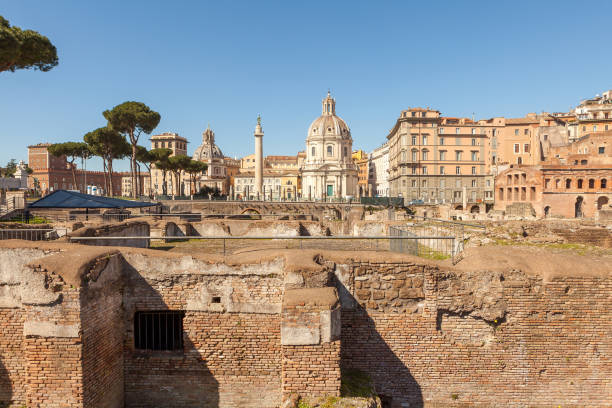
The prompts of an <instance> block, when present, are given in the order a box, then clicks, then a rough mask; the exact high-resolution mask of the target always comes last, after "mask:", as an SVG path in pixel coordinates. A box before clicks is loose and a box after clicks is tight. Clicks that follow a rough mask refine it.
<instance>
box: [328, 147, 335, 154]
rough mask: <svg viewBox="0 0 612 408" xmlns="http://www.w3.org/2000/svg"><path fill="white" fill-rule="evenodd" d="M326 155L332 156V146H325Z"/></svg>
mask: <svg viewBox="0 0 612 408" xmlns="http://www.w3.org/2000/svg"><path fill="white" fill-rule="evenodd" d="M327 155H328V156H333V155H334V148H333V147H331V146H327Z"/></svg>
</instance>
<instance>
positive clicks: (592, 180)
mask: <svg viewBox="0 0 612 408" xmlns="http://www.w3.org/2000/svg"><path fill="white" fill-rule="evenodd" d="M589 188H595V179H589Z"/></svg>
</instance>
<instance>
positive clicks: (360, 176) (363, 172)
mask: <svg viewBox="0 0 612 408" xmlns="http://www.w3.org/2000/svg"><path fill="white" fill-rule="evenodd" d="M352 158H353V161H354V162H355V165H357V187H358V194H359V197H370V195H371V191H372V189H371V188H370V185H369V183H368V180H369V172H370V170H369V163H370V160H369V156H368V154H367V153H366V152H364V151H363V150H361V149H359V150H356V151H354V152H353V154H352Z"/></svg>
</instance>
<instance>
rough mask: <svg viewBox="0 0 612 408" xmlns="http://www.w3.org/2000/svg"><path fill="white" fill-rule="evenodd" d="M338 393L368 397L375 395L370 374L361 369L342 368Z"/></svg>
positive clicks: (345, 395)
mask: <svg viewBox="0 0 612 408" xmlns="http://www.w3.org/2000/svg"><path fill="white" fill-rule="evenodd" d="M340 395H342V396H343V397H359V398H369V397H373V396H376V393H375V392H374V388H372V380H371V379H370V376H369V375H367V374H366V373H364V372H363V371H360V370H357V369H354V368H347V369H343V370H342V379H341V385H340Z"/></svg>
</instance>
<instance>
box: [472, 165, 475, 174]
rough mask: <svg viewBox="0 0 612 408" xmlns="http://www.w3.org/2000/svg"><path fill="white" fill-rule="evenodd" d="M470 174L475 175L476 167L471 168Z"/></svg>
mask: <svg viewBox="0 0 612 408" xmlns="http://www.w3.org/2000/svg"><path fill="white" fill-rule="evenodd" d="M472 174H476V166H472Z"/></svg>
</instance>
